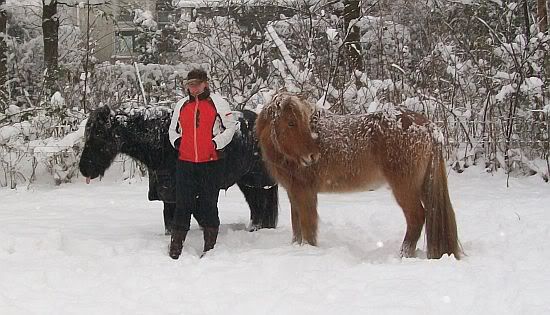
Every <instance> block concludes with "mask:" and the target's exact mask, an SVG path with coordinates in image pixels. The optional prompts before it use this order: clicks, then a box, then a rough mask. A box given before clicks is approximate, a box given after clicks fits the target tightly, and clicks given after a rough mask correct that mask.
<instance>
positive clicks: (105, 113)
mask: <svg viewBox="0 0 550 315" xmlns="http://www.w3.org/2000/svg"><path fill="white" fill-rule="evenodd" d="M97 119H98V120H99V121H100V122H102V123H103V124H105V125H109V126H110V123H111V108H110V107H109V106H107V105H104V106H101V107H98V108H97Z"/></svg>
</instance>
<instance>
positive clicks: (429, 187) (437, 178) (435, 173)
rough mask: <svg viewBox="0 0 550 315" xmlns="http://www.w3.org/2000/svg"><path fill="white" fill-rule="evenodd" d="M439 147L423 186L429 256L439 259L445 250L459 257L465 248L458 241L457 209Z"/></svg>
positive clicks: (446, 252)
mask: <svg viewBox="0 0 550 315" xmlns="http://www.w3.org/2000/svg"><path fill="white" fill-rule="evenodd" d="M436 151H437V152H435V154H434V156H433V158H432V160H431V163H430V166H429V167H428V171H427V172H426V175H425V178H424V183H423V187H422V188H423V189H422V202H423V204H424V209H425V210H426V239H427V243H428V258H430V259H438V258H441V256H443V254H448V255H451V254H453V255H454V256H455V258H456V259H460V257H461V255H462V250H461V248H460V245H459V242H458V232H457V228H456V219H455V213H454V210H453V206H452V205H451V200H450V198H449V190H448V187H447V172H446V168H445V161H444V160H443V153H442V149H441V147H439V146H438V147H437V150H436Z"/></svg>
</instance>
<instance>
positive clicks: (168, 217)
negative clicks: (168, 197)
mask: <svg viewBox="0 0 550 315" xmlns="http://www.w3.org/2000/svg"><path fill="white" fill-rule="evenodd" d="M163 203H164V211H163V214H164V235H170V234H171V233H172V219H173V218H174V212H175V211H176V204H175V203H168V202H165V201H163Z"/></svg>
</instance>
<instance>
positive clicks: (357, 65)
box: [344, 0, 363, 73]
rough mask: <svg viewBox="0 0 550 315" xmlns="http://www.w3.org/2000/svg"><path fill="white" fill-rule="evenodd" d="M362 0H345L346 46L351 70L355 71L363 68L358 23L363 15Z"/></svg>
mask: <svg viewBox="0 0 550 315" xmlns="http://www.w3.org/2000/svg"><path fill="white" fill-rule="evenodd" d="M360 3H361V1H357V0H345V1H344V26H345V30H344V31H345V34H346V37H345V40H344V47H345V50H346V56H347V60H348V67H349V70H350V71H351V72H352V73H353V71H355V70H361V71H362V70H363V57H362V54H361V32H360V31H359V26H357V25H356V22H357V19H359V17H360V16H361V7H360Z"/></svg>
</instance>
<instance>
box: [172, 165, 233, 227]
mask: <svg viewBox="0 0 550 315" xmlns="http://www.w3.org/2000/svg"><path fill="white" fill-rule="evenodd" d="M221 165H222V164H221V161H219V160H218V161H212V162H204V163H193V162H186V161H180V160H178V162H177V166H176V211H175V213H174V221H173V222H172V229H175V230H185V231H188V230H189V226H190V224H191V215H193V217H195V220H197V222H198V223H199V225H200V226H201V227H219V226H220V218H219V216H218V195H219V191H220V187H219V181H220V180H219V178H220V175H221V174H220V173H221Z"/></svg>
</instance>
